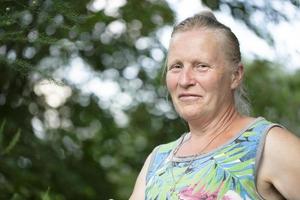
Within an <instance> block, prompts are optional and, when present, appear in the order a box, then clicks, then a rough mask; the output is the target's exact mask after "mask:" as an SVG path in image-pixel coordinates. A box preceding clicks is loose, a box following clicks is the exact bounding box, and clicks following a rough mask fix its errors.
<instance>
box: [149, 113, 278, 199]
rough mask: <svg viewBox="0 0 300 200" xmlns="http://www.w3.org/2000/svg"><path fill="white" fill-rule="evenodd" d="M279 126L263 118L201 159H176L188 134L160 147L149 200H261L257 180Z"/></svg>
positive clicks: (155, 156)
mask: <svg viewBox="0 0 300 200" xmlns="http://www.w3.org/2000/svg"><path fill="white" fill-rule="evenodd" d="M273 126H277V125H276V124H272V123H270V122H268V121H266V120H265V119H264V118H262V117H259V118H257V119H256V120H254V122H252V123H251V124H250V125H248V126H247V127H246V128H244V129H243V130H242V131H241V132H240V133H239V134H237V136H236V137H235V138H233V139H232V140H231V141H229V142H227V143H226V144H225V145H223V146H221V147H219V148H217V149H215V150H213V151H211V152H209V153H206V154H202V155H199V156H188V157H174V158H172V157H173V156H172V155H173V151H175V149H176V148H178V145H180V144H181V143H182V141H184V140H185V139H186V138H188V137H189V133H188V134H184V135H183V136H181V137H180V138H179V139H178V140H176V141H173V142H171V143H168V144H163V145H160V146H158V147H156V148H155V149H154V151H153V156H152V160H151V162H150V165H149V168H148V173H147V176H146V193H145V199H147V200H154V199H162V200H164V199H168V200H169V199H170V200H176V199H181V200H196V199H197V200H198V199H203V200H204V199H206V200H212V199H223V200H230V199H234V200H238V199H261V197H260V196H259V194H258V193H257V191H256V185H255V181H256V180H255V179H256V171H257V166H258V164H259V161H260V157H261V153H262V149H263V146H264V141H265V136H266V133H267V132H268V130H269V129H270V128H271V127H273Z"/></svg>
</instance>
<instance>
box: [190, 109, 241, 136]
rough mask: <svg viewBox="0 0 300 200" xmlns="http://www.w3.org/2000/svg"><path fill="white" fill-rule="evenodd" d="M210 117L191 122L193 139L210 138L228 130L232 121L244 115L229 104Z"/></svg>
mask: <svg viewBox="0 0 300 200" xmlns="http://www.w3.org/2000/svg"><path fill="white" fill-rule="evenodd" d="M219 113H220V114H218V115H216V116H214V117H211V118H210V119H206V120H201V122H200V121H193V122H189V128H190V132H191V137H192V138H193V139H203V138H209V137H212V136H213V135H216V134H219V133H221V132H224V133H225V132H227V131H228V130H229V129H230V128H231V126H232V123H233V122H234V121H235V120H238V119H239V118H241V117H242V116H241V115H240V114H239V113H238V112H237V110H236V109H235V107H234V106H233V105H229V106H228V107H227V108H226V109H224V110H223V112H219ZM192 138H191V139H192Z"/></svg>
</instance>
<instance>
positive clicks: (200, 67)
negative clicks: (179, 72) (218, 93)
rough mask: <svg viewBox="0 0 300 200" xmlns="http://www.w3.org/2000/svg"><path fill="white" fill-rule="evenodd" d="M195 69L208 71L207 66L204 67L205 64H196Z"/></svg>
mask: <svg viewBox="0 0 300 200" xmlns="http://www.w3.org/2000/svg"><path fill="white" fill-rule="evenodd" d="M196 68H197V69H198V70H201V71H204V70H208V68H209V66H208V65H205V64H197V65H196Z"/></svg>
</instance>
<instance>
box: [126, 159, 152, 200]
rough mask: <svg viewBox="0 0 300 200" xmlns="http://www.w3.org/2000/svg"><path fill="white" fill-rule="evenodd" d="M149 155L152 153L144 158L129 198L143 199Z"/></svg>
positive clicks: (131, 199) (132, 199) (130, 199)
mask: <svg viewBox="0 0 300 200" xmlns="http://www.w3.org/2000/svg"><path fill="white" fill-rule="evenodd" d="M151 155H152V153H151V154H150V155H149V156H148V158H147V159H146V161H145V163H144V166H143V168H142V170H141V172H140V174H139V176H138V177H137V180H136V182H135V186H134V189H133V192H132V194H131V196H130V198H129V200H141V199H145V189H146V175H147V171H148V167H149V164H150V160H151Z"/></svg>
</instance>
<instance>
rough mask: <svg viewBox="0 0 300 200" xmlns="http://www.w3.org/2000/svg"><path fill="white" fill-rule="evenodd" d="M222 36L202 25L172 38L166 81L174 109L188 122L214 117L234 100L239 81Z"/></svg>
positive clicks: (176, 34)
mask: <svg viewBox="0 0 300 200" xmlns="http://www.w3.org/2000/svg"><path fill="white" fill-rule="evenodd" d="M220 36H221V35H220V33H217V32H214V31H211V30H207V29H206V30H204V29H200V28H199V29H194V30H190V31H185V32H178V33H175V35H174V36H173V37H172V39H171V42H170V47H169V52H168V62H167V73H166V84H167V88H168V90H169V93H170V95H171V98H172V101H173V104H174V106H175V109H176V110H177V112H178V113H179V115H180V116H181V117H182V118H184V119H185V120H186V121H188V122H189V121H192V120H197V119H199V118H203V119H208V117H214V116H216V114H217V113H218V112H221V111H222V109H223V110H224V109H227V108H228V105H230V104H232V105H233V104H234V102H233V101H234V100H233V90H234V88H235V87H236V84H234V83H233V82H234V81H233V80H234V78H233V73H232V71H233V70H232V66H230V64H229V63H228V62H227V60H226V56H225V54H224V45H223V42H222V39H221V37H220Z"/></svg>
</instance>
